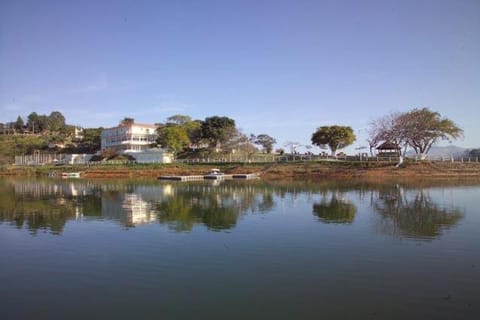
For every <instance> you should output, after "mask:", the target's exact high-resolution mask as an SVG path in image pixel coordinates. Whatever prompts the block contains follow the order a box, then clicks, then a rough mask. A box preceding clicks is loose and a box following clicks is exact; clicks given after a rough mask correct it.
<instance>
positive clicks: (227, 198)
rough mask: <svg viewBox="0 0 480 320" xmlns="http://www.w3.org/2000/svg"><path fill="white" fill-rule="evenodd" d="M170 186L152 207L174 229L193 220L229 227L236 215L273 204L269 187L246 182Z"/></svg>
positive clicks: (212, 226)
mask: <svg viewBox="0 0 480 320" xmlns="http://www.w3.org/2000/svg"><path fill="white" fill-rule="evenodd" d="M174 190H175V192H174V194H172V195H171V196H170V197H168V198H166V199H163V200H162V201H161V202H160V203H158V204H157V205H156V211H157V212H158V213H157V217H158V220H159V222H160V223H165V224H168V225H169V226H170V228H171V229H173V230H175V231H190V230H192V228H193V226H194V225H196V224H204V225H205V226H207V227H208V228H209V229H211V230H214V231H219V230H226V229H230V228H232V227H234V226H235V225H236V223H237V219H238V218H239V216H241V215H243V214H246V213H247V212H249V211H252V212H255V211H259V212H264V211H267V210H270V209H271V208H272V207H273V206H274V200H273V194H272V190H271V189H268V188H255V187H253V186H251V185H247V184H244V185H234V184H224V185H219V186H212V185H205V184H200V185H186V186H178V187H177V188H175V189H174Z"/></svg>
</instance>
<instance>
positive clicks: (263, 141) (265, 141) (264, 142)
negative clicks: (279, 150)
mask: <svg viewBox="0 0 480 320" xmlns="http://www.w3.org/2000/svg"><path fill="white" fill-rule="evenodd" d="M252 138H253V139H252V140H253V143H255V144H258V145H260V146H262V147H263V150H264V151H265V152H266V153H270V152H272V150H273V145H274V144H275V143H277V141H276V140H275V139H274V138H272V137H271V136H269V135H268V134H265V133H262V134H259V135H257V136H253V137H252Z"/></svg>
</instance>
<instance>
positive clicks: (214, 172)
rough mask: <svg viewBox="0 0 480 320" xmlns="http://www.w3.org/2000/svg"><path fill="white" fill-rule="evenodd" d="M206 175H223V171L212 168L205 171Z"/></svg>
mask: <svg viewBox="0 0 480 320" xmlns="http://www.w3.org/2000/svg"><path fill="white" fill-rule="evenodd" d="M207 175H214V176H223V175H224V173H223V172H222V171H220V169H212V170H210V171H209V172H208V173H207Z"/></svg>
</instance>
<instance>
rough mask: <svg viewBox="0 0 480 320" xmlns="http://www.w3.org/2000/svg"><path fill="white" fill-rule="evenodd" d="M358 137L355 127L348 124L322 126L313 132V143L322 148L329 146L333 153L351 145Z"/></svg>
mask: <svg viewBox="0 0 480 320" xmlns="http://www.w3.org/2000/svg"><path fill="white" fill-rule="evenodd" d="M355 139H356V137H355V134H354V133H353V129H352V128H351V127H348V126H337V125H334V126H322V127H320V128H318V129H317V131H315V132H314V133H313V134H312V139H311V140H312V144H314V145H317V146H319V147H320V148H325V147H327V146H328V147H329V148H330V150H331V152H332V155H335V152H336V151H337V150H338V149H343V148H345V147H346V146H349V145H351V144H352V143H353V142H354V141H355Z"/></svg>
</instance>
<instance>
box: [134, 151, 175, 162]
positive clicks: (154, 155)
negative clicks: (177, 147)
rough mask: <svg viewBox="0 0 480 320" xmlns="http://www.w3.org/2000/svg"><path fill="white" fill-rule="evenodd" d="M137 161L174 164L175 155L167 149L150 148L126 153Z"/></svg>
mask: <svg viewBox="0 0 480 320" xmlns="http://www.w3.org/2000/svg"><path fill="white" fill-rule="evenodd" d="M125 153H126V154H128V155H130V156H132V157H134V158H135V160H137V163H172V162H173V154H172V153H171V152H168V151H167V150H165V149H160V148H150V149H147V150H143V151H139V152H125Z"/></svg>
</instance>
